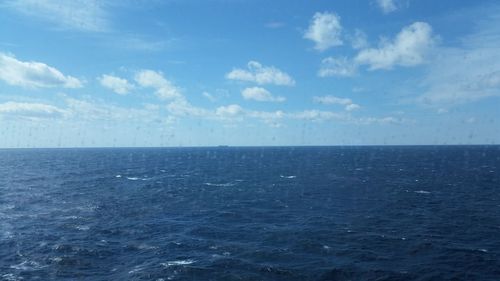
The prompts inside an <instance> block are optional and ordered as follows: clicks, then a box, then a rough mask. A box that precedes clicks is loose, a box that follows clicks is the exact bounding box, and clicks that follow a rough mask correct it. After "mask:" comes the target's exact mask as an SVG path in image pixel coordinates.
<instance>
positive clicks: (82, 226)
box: [75, 225, 90, 231]
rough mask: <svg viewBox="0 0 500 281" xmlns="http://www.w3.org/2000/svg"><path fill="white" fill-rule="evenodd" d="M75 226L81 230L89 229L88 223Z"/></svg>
mask: <svg viewBox="0 0 500 281" xmlns="http://www.w3.org/2000/svg"><path fill="white" fill-rule="evenodd" d="M75 228H76V229H78V230H81V231H87V230H89V229H90V227H89V226H88V225H77V226H76V227H75Z"/></svg>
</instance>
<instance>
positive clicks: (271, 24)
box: [265, 21, 286, 29]
mask: <svg viewBox="0 0 500 281" xmlns="http://www.w3.org/2000/svg"><path fill="white" fill-rule="evenodd" d="M285 25H286V24H285V23H284V22H281V21H271V22H268V23H266V24H265V27H267V28H272V29H276V28H282V27H284V26H285Z"/></svg>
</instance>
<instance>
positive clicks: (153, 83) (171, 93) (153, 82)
mask: <svg viewBox="0 0 500 281" xmlns="http://www.w3.org/2000/svg"><path fill="white" fill-rule="evenodd" d="M135 81H136V82H137V83H138V84H139V85H140V86H142V87H148V88H153V89H155V90H156V95H157V96H158V97H159V98H160V99H165V100H168V99H176V98H180V97H182V94H181V90H180V89H179V88H178V87H176V86H175V85H174V84H173V83H172V82H170V81H169V80H167V79H166V78H165V77H163V73H161V72H156V71H153V70H147V69H146V70H141V71H139V72H137V73H136V75H135Z"/></svg>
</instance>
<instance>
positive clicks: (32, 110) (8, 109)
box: [0, 101, 67, 118]
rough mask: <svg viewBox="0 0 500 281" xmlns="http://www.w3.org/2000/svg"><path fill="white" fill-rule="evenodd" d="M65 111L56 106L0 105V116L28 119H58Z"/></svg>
mask: <svg viewBox="0 0 500 281" xmlns="http://www.w3.org/2000/svg"><path fill="white" fill-rule="evenodd" d="M66 113H67V111H65V110H63V109H60V108H58V107H56V106H53V105H49V104H43V103H26V102H12V101H9V102H5V103H0V115H7V116H21V117H30V118H48V117H58V116H62V115H64V114H66Z"/></svg>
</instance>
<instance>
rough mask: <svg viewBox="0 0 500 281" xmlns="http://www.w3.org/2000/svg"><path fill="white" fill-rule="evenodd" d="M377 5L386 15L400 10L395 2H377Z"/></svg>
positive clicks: (378, 0)
mask: <svg viewBox="0 0 500 281" xmlns="http://www.w3.org/2000/svg"><path fill="white" fill-rule="evenodd" d="M377 5H378V7H379V8H380V10H382V12H383V13H384V14H388V13H391V12H394V11H396V10H397V9H398V7H397V6H396V3H395V0H377Z"/></svg>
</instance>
